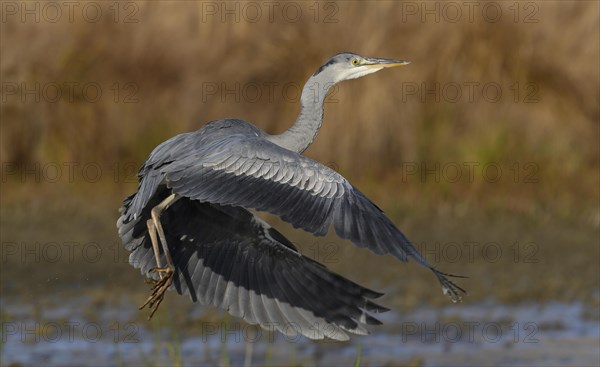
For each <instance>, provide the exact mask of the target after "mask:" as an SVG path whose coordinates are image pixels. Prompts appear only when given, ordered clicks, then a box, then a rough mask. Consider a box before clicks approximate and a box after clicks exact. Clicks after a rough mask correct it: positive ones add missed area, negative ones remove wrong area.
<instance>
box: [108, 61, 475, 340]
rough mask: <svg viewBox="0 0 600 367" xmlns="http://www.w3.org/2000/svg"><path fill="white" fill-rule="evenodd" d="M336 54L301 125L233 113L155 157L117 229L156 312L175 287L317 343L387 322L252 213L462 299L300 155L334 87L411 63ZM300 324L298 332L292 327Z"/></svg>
mask: <svg viewBox="0 0 600 367" xmlns="http://www.w3.org/2000/svg"><path fill="white" fill-rule="evenodd" d="M407 64H408V62H406V61H401V60H389V59H378V58H368V57H362V56H359V55H356V54H354V53H340V54H337V55H335V56H333V57H331V58H330V59H329V60H328V61H327V62H325V63H324V64H323V65H322V66H321V67H319V68H318V69H317V71H316V72H315V73H314V74H313V75H312V76H311V77H310V78H309V79H308V81H307V82H306V84H305V86H304V88H303V90H302V95H301V111H300V114H299V116H298V117H297V119H296V121H295V123H294V124H293V126H292V127H291V128H290V129H289V130H287V131H285V132H284V133H282V134H279V135H269V134H267V133H265V132H263V131H261V130H259V129H258V128H257V127H255V126H254V125H252V124H250V123H249V122H246V121H243V120H238V119H233V118H228V119H223V120H218V121H212V122H209V123H208V124H206V125H205V126H204V127H202V128H201V129H199V130H197V131H195V132H191V133H185V134H180V135H177V136H175V137H173V138H171V139H169V140H167V141H165V142H163V143H161V144H160V145H158V146H157V147H156V148H155V149H154V150H153V151H152V153H151V154H150V156H149V157H148V159H147V160H146V162H145V163H144V164H143V166H142V167H141V169H140V171H139V174H138V176H139V186H138V190H137V192H136V193H134V194H133V195H131V196H129V197H127V198H126V199H125V200H124V202H123V207H122V208H121V209H120V212H121V217H120V218H119V220H118V223H117V227H118V230H119V236H120V237H121V239H122V242H123V244H124V246H125V248H126V249H127V250H128V251H130V252H131V253H130V257H129V261H130V263H131V265H133V266H134V267H136V268H139V269H140V270H141V272H142V273H143V274H145V275H146V276H148V277H150V278H151V279H152V280H153V282H154V287H153V291H152V294H151V295H150V297H148V299H147V300H146V302H145V303H144V304H143V305H142V306H141V307H140V309H142V308H143V307H145V306H148V307H149V308H150V310H151V313H150V316H149V318H151V317H152V315H153V314H154V312H156V310H157V309H158V306H159V305H160V303H161V302H162V300H163V298H164V294H165V291H166V290H167V289H175V290H176V291H177V292H178V293H180V294H188V295H189V296H190V297H191V299H192V301H194V302H200V303H201V304H205V305H213V306H216V307H219V308H221V309H224V310H226V311H228V312H229V313H230V314H232V315H233V316H236V317H240V318H242V319H244V320H246V321H247V322H249V323H253V324H260V325H261V326H263V327H272V328H274V329H276V330H279V331H280V332H282V333H285V334H290V333H294V334H296V335H297V334H298V333H300V334H302V335H304V336H306V337H308V338H311V339H322V338H324V337H329V338H332V339H338V340H346V339H348V335H347V333H346V332H350V333H354V334H367V333H368V331H367V330H366V328H365V325H368V324H380V323H381V322H380V321H379V320H377V319H376V318H375V317H373V316H372V315H371V313H378V312H384V311H387V310H388V309H387V308H385V307H383V306H380V305H378V304H376V303H375V302H373V301H372V300H373V299H375V298H377V297H379V296H381V295H382V293H378V292H375V291H372V290H370V289H367V288H365V287H363V286H360V285H358V284H356V283H354V282H352V281H350V280H348V279H346V278H344V277H342V276H340V275H338V274H336V273H334V272H332V271H330V270H329V269H328V268H326V267H325V266H324V265H322V264H320V263H318V262H316V261H314V260H312V259H310V258H308V257H306V256H304V255H302V254H301V253H300V252H299V251H298V249H297V248H296V247H295V246H294V245H293V244H292V243H291V242H290V241H289V240H288V239H287V238H285V237H284V236H283V235H282V234H281V233H280V232H278V231H277V230H276V229H274V228H273V227H271V226H270V225H269V224H268V223H266V222H265V221H264V220H263V219H261V218H260V217H258V216H257V215H256V214H255V212H254V211H263V212H268V213H271V214H274V215H277V216H279V217H280V218H281V219H282V220H284V221H286V222H288V223H290V224H292V225H293V226H294V227H295V228H301V229H303V230H306V231H308V232H310V233H312V234H314V235H317V236H323V235H325V234H326V233H327V231H328V228H329V227H330V225H332V226H333V228H334V230H335V232H336V234H337V235H338V236H339V237H341V238H343V239H347V240H350V241H351V242H352V243H353V244H355V245H357V246H359V247H363V248H365V247H366V248H368V249H369V250H371V251H373V252H375V253H376V254H391V255H393V256H395V257H396V258H398V259H399V260H401V261H404V262H406V261H407V260H408V258H409V257H410V258H412V259H414V260H415V261H416V262H417V263H419V264H421V265H423V266H425V267H427V268H429V269H430V270H431V271H433V273H434V274H435V276H436V277H437V279H438V281H439V282H440V283H441V285H442V289H443V292H444V293H445V294H448V295H449V296H450V297H451V299H452V300H453V301H454V302H456V301H459V300H460V298H461V295H460V293H461V292H462V293H465V291H464V290H463V289H462V288H460V287H459V286H457V285H456V284H454V283H453V282H452V281H450V280H449V279H448V278H447V276H450V274H445V273H442V272H440V271H439V270H437V269H436V268H435V267H434V266H433V265H432V264H430V263H429V262H428V261H427V260H426V259H425V258H424V257H423V256H422V255H421V254H420V253H419V251H418V250H417V249H416V248H415V247H414V246H413V245H412V244H411V242H410V241H409V240H408V239H407V238H406V237H405V236H404V234H403V233H402V232H401V231H400V230H399V229H398V228H397V227H396V226H395V225H394V224H393V223H392V222H391V221H390V220H389V219H388V218H387V217H386V215H385V214H384V213H383V212H382V210H381V209H379V208H378V207H377V206H376V205H375V204H374V203H372V202H371V201H370V200H369V199H368V198H367V197H366V196H365V195H364V194H363V193H361V192H360V191H359V190H358V189H356V188H355V187H354V186H353V185H352V184H350V183H349V182H348V181H347V180H346V179H345V178H344V177H342V176H341V175H340V174H339V173H337V172H336V171H334V170H332V169H331V168H329V167H327V166H325V165H322V164H320V163H318V162H316V161H314V160H312V159H309V158H307V157H305V156H303V155H302V152H304V150H305V149H306V148H307V147H308V146H309V145H310V144H311V143H312V142H313V140H314V139H315V137H316V135H317V132H318V131H319V129H320V127H321V123H322V121H323V109H324V100H325V96H326V94H327V92H328V90H329V89H330V88H331V87H332V86H333V85H334V84H336V83H338V82H341V81H344V80H349V79H355V78H359V77H362V76H365V75H368V74H372V73H375V72H377V71H379V70H381V69H384V68H390V67H396V66H401V65H407ZM290 326H293V327H290Z"/></svg>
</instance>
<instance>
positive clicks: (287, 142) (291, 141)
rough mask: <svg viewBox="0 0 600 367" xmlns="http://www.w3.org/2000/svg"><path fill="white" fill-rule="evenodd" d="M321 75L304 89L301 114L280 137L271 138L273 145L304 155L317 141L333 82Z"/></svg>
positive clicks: (310, 79)
mask: <svg viewBox="0 0 600 367" xmlns="http://www.w3.org/2000/svg"><path fill="white" fill-rule="evenodd" d="M322 74H324V73H319V74H317V75H316V76H311V77H310V78H309V79H308V81H307V82H306V84H305V85H304V88H303V89H302V97H301V98H300V100H301V108H300V114H299V115H298V117H297V118H296V122H295V123H294V125H293V126H292V127H291V128H290V129H289V130H287V131H285V132H284V133H282V134H279V135H272V136H269V137H268V139H269V140H270V141H272V142H273V143H275V144H277V145H279V146H281V147H284V148H286V149H289V150H291V151H294V152H297V153H302V152H304V150H306V148H308V146H309V145H310V144H311V143H312V142H313V140H315V137H316V136H317V133H318V132H319V129H320V128H321V124H322V123H323V105H324V103H325V96H326V95H327V92H328V91H329V88H331V86H332V85H333V82H331V81H329V80H326V79H327V78H326V77H325V76H324V75H322Z"/></svg>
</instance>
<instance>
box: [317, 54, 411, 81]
mask: <svg viewBox="0 0 600 367" xmlns="http://www.w3.org/2000/svg"><path fill="white" fill-rule="evenodd" d="M408 64H410V62H408V61H403V60H393V59H378V58H371V57H363V56H360V55H357V54H354V53H351V52H344V53H340V54H337V55H335V56H333V57H331V58H330V59H329V60H327V62H325V63H324V64H323V65H322V66H321V67H319V69H318V70H317V71H316V72H315V73H314V74H313V77H316V76H317V75H322V76H327V77H328V78H330V79H331V80H332V82H333V83H338V82H341V81H344V80H349V79H356V78H360V77H362V76H365V75H369V74H373V73H375V72H377V71H379V70H381V69H384V68H391V67H396V66H402V65H408Z"/></svg>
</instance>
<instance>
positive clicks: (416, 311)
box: [0, 1, 600, 366]
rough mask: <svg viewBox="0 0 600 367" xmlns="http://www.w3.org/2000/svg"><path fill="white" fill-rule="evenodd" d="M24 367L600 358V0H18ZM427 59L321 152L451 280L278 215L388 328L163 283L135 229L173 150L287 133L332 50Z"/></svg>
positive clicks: (15, 97) (379, 88) (4, 106)
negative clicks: (148, 170)
mask: <svg viewBox="0 0 600 367" xmlns="http://www.w3.org/2000/svg"><path fill="white" fill-rule="evenodd" d="M0 4H1V8H0V17H1V24H0V31H1V32H0V52H1V56H0V61H1V65H0V73H1V79H2V80H1V88H2V89H1V109H0V119H1V137H0V138H1V147H0V154H1V161H2V176H1V178H2V185H1V189H0V194H1V200H0V202H1V209H0V214H1V217H0V224H1V246H2V251H1V254H2V260H1V265H0V275H1V278H0V279H1V283H0V291H1V295H2V298H1V301H0V306H1V314H0V316H1V322H2V339H1V345H0V350H1V362H2V365H23V366H29V365H44V366H48V365H70V364H71V365H125V366H131V365H156V366H158V365H203V364H205V365H217V364H218V365H224V366H227V365H251V364H256V365H294V366H300V365H302V366H304V365H349V364H354V363H359V365H364V366H369V365H400V364H402V365H414V366H421V365H424V366H425V365H540V364H545V365H598V364H600V352H599V348H598V345H599V342H600V321H599V320H600V315H599V312H600V311H599V310H600V308H599V306H600V273H599V265H598V264H599V259H600V253H599V251H600V244H599V229H600V194H599V190H598V187H600V186H599V181H600V178H599V166H600V151H599V150H600V141H599V136H600V132H599V117H600V107H599V106H600V87H599V86H600V80H599V79H600V71H599V67H598V65H599V61H600V41H599V39H600V38H599V37H600V29H599V27H600V26H599V24H600V19H599V18H600V11H599V10H600V9H599V6H600V5H599V3H598V2H595V1H585V2H580V1H569V2H560V1H543V2H542V1H515V2H505V1H502V2H486V1H481V2H452V1H450V2H434V1H344V2H330V1H325V2H285V3H284V2H277V1H276V2H268V3H267V2H245V3H240V2H221V1H217V2H213V1H205V2H201V1H179V2H166V1H148V2H143V1H122V2H99V1H98V2H94V1H91V2H81V1H73V2H64V3H61V2H38V1H27V2H20V1H2V2H1V3H0ZM343 51H352V52H355V53H358V54H361V55H364V56H372V57H384V58H399V59H404V60H410V61H411V62H412V63H411V64H410V65H409V66H408V67H404V68H399V69H393V70H385V71H382V72H380V73H377V74H375V75H373V76H369V77H366V78H364V79H360V80H354V81H350V82H344V83H342V84H340V85H338V86H337V87H336V88H334V89H333V90H332V91H331V92H330V95H329V96H328V98H327V101H326V107H325V121H324V124H323V128H322V129H321V132H320V134H319V135H318V138H317V139H316V141H315V142H314V144H313V145H312V146H311V147H310V148H309V150H307V151H306V153H305V154H306V155H308V156H309V157H311V158H314V159H317V160H319V161H320V162H323V163H325V164H327V165H328V166H330V167H332V168H334V169H336V170H338V171H339V172H340V173H341V174H343V175H344V176H345V177H347V178H348V179H349V180H350V181H351V182H352V183H354V185H355V186H357V187H358V188H360V189H361V190H362V191H363V192H365V193H366V194H367V196H369V197H370V198H371V199H372V200H373V201H374V202H375V203H377V204H378V205H379V206H380V207H381V208H382V209H383V210H384V211H385V212H386V213H387V214H388V215H389V216H390V217H391V218H392V219H393V221H394V222H395V223H396V224H397V225H398V226H399V228H400V229H401V230H402V231H403V232H404V233H405V234H406V235H407V236H408V237H409V238H410V239H411V240H412V241H413V242H414V243H415V245H416V246H417V247H419V248H420V249H421V251H422V252H424V254H425V256H426V257H427V258H429V259H430V260H431V261H432V262H433V263H434V264H436V265H437V266H438V267H439V268H440V269H441V270H443V271H447V272H450V273H458V274H462V275H466V276H468V277H469V278H468V279H461V280H460V282H459V283H460V285H462V286H463V287H464V288H466V289H467V290H468V292H469V295H468V296H467V297H465V299H464V300H463V302H462V303H461V304H450V303H449V301H448V299H447V297H445V296H443V295H442V294H441V292H440V290H439V287H438V284H437V282H436V281H435V279H434V278H433V277H432V276H431V274H430V273H429V272H428V271H426V270H423V269H421V268H420V267H419V266H416V265H414V264H413V263H409V264H401V263H399V262H397V261H396V260H395V259H393V258H391V257H388V256H385V257H380V256H376V255H374V254H372V253H369V252H367V251H364V250H361V249H357V248H355V247H353V246H351V244H349V243H348V242H345V241H341V240H339V239H337V238H336V237H335V236H334V235H333V234H329V235H328V236H326V237H323V238H314V237H311V236H309V235H307V234H306V233H303V232H301V231H298V230H293V229H292V228H291V227H290V226H288V225H286V224H285V223H282V222H280V221H277V220H276V218H273V217H267V218H268V219H269V221H271V222H272V223H273V224H274V225H275V226H276V227H277V228H278V229H280V230H281V231H283V233H285V234H286V235H287V237H288V238H290V240H292V241H293V242H294V243H295V244H296V245H297V246H298V247H299V248H300V249H301V250H302V252H303V253H304V254H305V255H307V256H310V257H312V258H314V259H315V260H317V261H319V262H321V263H324V264H325V265H327V266H328V267H329V268H331V269H333V270H334V271H336V272H339V273H340V274H342V275H344V276H346V277H348V278H350V279H352V280H354V281H357V282H359V283H361V284H364V285H366V286H368V287H370V288H372V289H375V290H378V291H382V292H385V293H386V295H385V296H384V297H383V298H381V303H382V304H383V305H385V306H387V307H389V308H391V311H389V312H387V313H385V314H382V315H381V319H382V321H384V325H382V326H379V327H373V328H371V332H372V335H370V336H366V337H354V338H353V339H352V340H351V341H350V342H347V343H333V342H331V341H323V342H312V341H308V340H306V339H303V338H300V337H298V338H295V339H289V338H284V337H283V336H282V335H279V334H274V333H272V332H268V331H267V330H261V329H257V328H256V327H254V326H250V325H248V324H245V323H244V322H242V321H240V320H238V319H235V318H230V317H228V316H227V315H226V314H225V313H224V312H221V311H219V310H215V309H213V308H205V307H202V306H200V305H197V304H192V303H191V302H190V301H189V299H187V298H186V297H182V296H178V295H176V294H172V293H170V294H168V295H167V298H166V300H165V302H164V303H163V305H162V306H161V309H160V310H159V311H158V313H157V315H156V316H155V317H154V319H153V320H152V321H147V320H146V316H147V314H146V312H139V311H138V310H137V307H138V306H139V305H140V304H141V303H142V302H143V300H145V298H146V296H147V294H148V292H149V285H147V284H145V283H144V277H143V276H141V275H140V274H139V272H138V271H137V270H136V269H134V268H132V267H131V266H129V264H128V261H127V256H128V254H127V253H126V251H125V250H124V249H123V248H122V247H121V244H120V242H119V239H118V237H117V233H116V228H115V222H116V220H117V217H118V212H117V209H118V207H119V206H120V204H121V201H122V199H123V198H124V197H125V196H126V195H129V194H130V193H132V192H134V191H135V189H136V182H137V178H136V173H137V169H138V168H139V167H140V165H141V164H142V163H143V162H144V160H145V158H146V157H147V156H148V154H149V153H150V152H151V151H152V149H153V148H154V147H155V146H156V145H157V144H159V143H160V142H162V141H164V140H166V139H167V138H170V137H172V136H174V135H176V134H179V133H182V132H188V131H193V130H196V129H198V128H200V127H201V126H202V125H203V124H205V123H206V122H208V121H211V120H215V119H220V118H224V117H238V118H242V119H245V120H247V121H250V122H252V123H254V124H255V125H257V126H258V127H259V128H261V129H264V130H265V131H267V132H269V133H279V132H281V131H283V130H285V129H287V128H288V127H289V126H290V125H291V123H292V122H293V121H294V119H295V117H296V114H297V113H298V111H299V98H300V91H301V89H302V85H303V83H304V82H305V81H306V79H307V78H308V77H309V76H310V75H311V74H312V73H313V72H314V71H315V70H316V69H317V68H318V66H319V65H321V64H322V63H323V62H325V61H326V60H327V59H328V58H329V57H330V56H332V55H334V54H336V53H338V52H343Z"/></svg>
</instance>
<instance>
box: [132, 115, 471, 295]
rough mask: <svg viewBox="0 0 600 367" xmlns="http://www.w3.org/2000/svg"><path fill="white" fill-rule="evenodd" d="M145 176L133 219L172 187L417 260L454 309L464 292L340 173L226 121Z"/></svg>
mask: <svg viewBox="0 0 600 367" xmlns="http://www.w3.org/2000/svg"><path fill="white" fill-rule="evenodd" d="M171 157H176V158H177V159H172V158H171ZM140 177H141V182H140V187H139V190H138V193H137V194H136V195H135V197H134V198H133V202H132V204H131V205H130V206H129V207H128V208H127V209H126V212H125V214H126V217H127V218H129V217H133V218H135V217H136V216H137V215H139V214H140V213H141V210H142V209H143V208H144V207H146V204H147V201H148V200H149V198H150V197H151V196H152V194H153V193H154V191H155V190H156V187H158V185H159V184H160V183H162V182H166V184H167V186H168V187H169V188H170V189H172V191H173V192H175V193H177V194H178V195H180V196H183V197H187V198H190V199H193V200H198V201H201V202H208V203H213V204H219V205H232V206H241V207H244V208H248V209H250V208H251V209H256V210H259V211H266V212H270V213H272V214H275V215H278V216H279V217H281V218H282V219H283V220H285V221H287V222H289V223H291V224H292V225H293V226H294V227H299V228H303V229H305V230H307V231H309V232H312V233H313V234H315V235H324V234H325V233H326V232H327V229H328V228H329V225H330V224H333V227H334V229H335V231H336V233H337V234H338V236H340V237H342V238H344V239H348V240H350V241H352V243H354V244H355V245H357V246H359V247H365V248H368V249H369V250H371V251H373V252H375V253H377V254H388V253H389V254H392V255H393V256H395V257H396V258H398V259H400V260H402V261H407V259H408V257H412V258H413V259H415V261H417V262H418V263H420V264H421V265H423V266H426V267H427V268H429V269H431V270H432V271H433V272H434V274H435V275H436V277H437V279H438V280H439V281H440V283H441V284H442V288H443V290H444V293H446V294H449V295H450V297H451V298H452V300H453V301H454V302H456V301H458V300H460V292H463V293H464V290H463V289H462V288H460V287H458V286H457V285H456V284H454V283H453V282H451V281H450V280H449V279H448V278H446V275H448V274H444V273H442V272H440V271H438V270H437V269H436V268H435V267H434V266H433V265H431V264H430V263H429V262H428V261H427V260H426V259H425V258H424V257H423V256H422V255H421V254H420V253H419V252H418V251H417V249H416V248H415V247H414V246H413V245H412V244H411V242H410V241H409V240H408V239H407V238H406V237H405V236H404V234H403V233H402V232H400V230H399V229H398V228H397V227H396V226H395V225H394V224H393V223H392V222H391V221H390V220H389V219H388V218H387V217H386V215H385V214H384V213H383V212H382V211H381V209H379V208H378V207H377V206H376V205H375V204H373V203H372V202H371V201H370V200H369V199H368V198H367V197H366V196H365V195H364V194H363V193H361V192H360V191H359V190H358V189H356V188H355V187H353V186H352V185H351V184H350V183H349V182H348V181H347V180H346V179H345V178H344V177H342V176H341V175H340V174H339V173H337V172H335V171H334V170H332V169H330V168H329V167H327V166H324V165H322V164H320V163H318V162H316V161H314V160H312V159H310V158H307V157H304V156H302V155H300V154H298V153H295V152H292V151H290V150H287V149H285V148H282V147H280V146H278V145H276V144H274V143H272V142H270V141H269V140H268V139H267V138H266V137H265V136H264V135H263V134H262V133H261V132H260V131H259V130H258V129H256V128H255V127H252V126H251V125H249V124H247V123H245V122H243V121H239V120H221V121H218V122H216V123H213V124H209V125H206V126H205V128H203V129H201V130H199V131H198V132H196V133H192V134H183V135H180V136H178V137H175V138H173V139H171V140H170V141H167V142H165V143H163V144H161V145H160V146H159V147H157V149H155V151H154V152H153V153H152V154H151V156H150V158H149V160H148V161H147V162H146V164H145V165H144V167H143V168H142V175H141V176H140Z"/></svg>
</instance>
